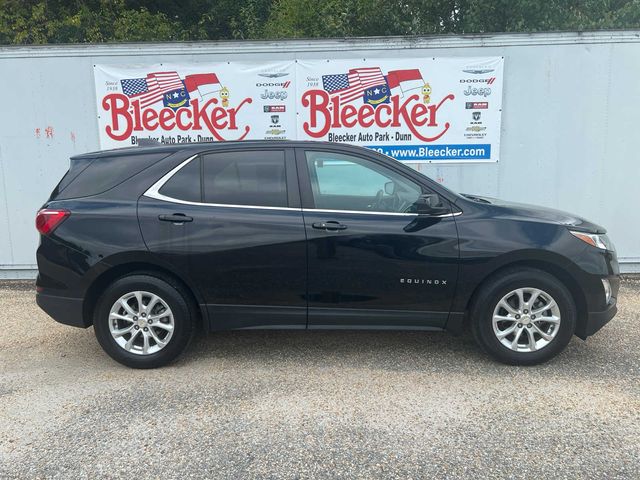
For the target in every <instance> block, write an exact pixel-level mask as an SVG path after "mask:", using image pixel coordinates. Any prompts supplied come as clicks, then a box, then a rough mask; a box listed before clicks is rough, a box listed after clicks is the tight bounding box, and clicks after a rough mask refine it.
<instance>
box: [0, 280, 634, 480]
mask: <svg viewBox="0 0 640 480" xmlns="http://www.w3.org/2000/svg"><path fill="white" fill-rule="evenodd" d="M619 305H620V312H619V314H618V316H617V317H616V318H615V319H614V320H613V321H612V322H611V323H610V324H609V325H607V326H606V327H605V328H604V329H603V330H602V331H601V332H599V333H598V334H597V335H595V336H594V337H592V338H590V339H589V340H588V341H587V342H583V341H581V340H579V339H577V338H574V339H573V340H572V342H571V344H570V345H569V347H568V349H567V350H566V351H565V352H564V353H563V354H562V355H560V356H559V357H558V358H556V359H555V360H553V361H551V362H550V363H548V364H545V365H542V366H538V367H531V368H517V367H508V366H504V365H500V364H497V363H495V362H493V361H491V360H490V359H488V358H487V357H485V356H484V355H483V354H482V353H481V352H480V351H479V350H478V348H476V347H475V345H474V344H473V341H472V339H471V338H470V337H469V336H468V335H466V336H463V337H461V338H456V337H453V336H450V335H448V334H444V333H443V334H439V333H416V332H413V333H405V332H401V333H395V332H273V331H266V332H257V331H255V332H225V333H221V334H212V335H209V336H207V337H203V338H201V339H198V340H197V341H196V342H195V343H194V344H193V345H192V346H191V349H190V350H189V352H188V353H187V354H186V355H184V356H182V357H181V358H180V360H179V361H177V362H176V363H174V364H173V365H171V366H169V367H166V368H163V369H159V370H153V371H140V370H130V369H127V368H125V367H122V366H120V365H119V364H117V363H115V362H113V361H112V360H111V359H110V358H109V357H107V356H106V354H104V353H103V352H102V350H101V349H100V347H99V345H98V343H97V342H96V340H95V338H94V335H93V329H88V330H80V329H74V328H72V327H65V326H63V325H59V324H57V323H55V322H54V321H53V320H51V319H50V318H49V317H47V316H46V315H45V314H44V313H43V312H41V311H40V310H39V309H38V308H37V306H36V304H35V301H34V291H33V286H32V285H31V284H25V283H8V282H5V283H1V284H0V310H1V311H2V312H3V315H2V320H0V325H2V328H1V329H0V478H20V479H23V478H33V477H47V478H49V477H51V478H96V477H104V478H133V477H141V478H160V477H162V478H163V479H170V478H183V479H184V478H202V477H206V478H229V479H243V478H331V479H335V478H367V479H369V478H402V479H408V478H428V477H431V478H433V477H437V478H473V479H478V478H638V476H639V472H640V444H639V442H640V440H639V439H640V347H639V345H640V343H639V342H638V337H639V336H640V281H639V280H637V279H636V280H633V279H627V280H626V281H625V282H624V284H623V287H622V291H621V294H620V298H619Z"/></svg>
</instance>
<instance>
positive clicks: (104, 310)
mask: <svg viewBox="0 0 640 480" xmlns="http://www.w3.org/2000/svg"><path fill="white" fill-rule="evenodd" d="M133 291H145V292H149V293H153V294H155V295H158V296H159V297H160V298H161V299H162V300H163V301H164V302H165V303H166V304H167V305H168V306H169V308H170V309H171V312H172V313H173V321H174V328H173V332H172V336H171V338H170V339H169V341H168V343H167V344H166V345H165V346H164V347H163V348H162V349H160V350H159V351H157V352H155V353H150V354H145V355H139V354H135V353H131V352H130V351H127V350H125V348H123V347H122V346H120V345H118V343H117V342H116V340H115V339H114V337H113V336H112V335H111V331H110V329H109V314H110V311H111V307H112V306H113V305H114V303H115V302H116V301H117V300H118V299H119V298H120V297H122V296H123V295H126V294H127V293H129V292H133ZM143 303H144V302H143ZM192 303H193V302H192V301H190V297H189V295H188V292H186V291H184V289H183V288H182V287H181V286H180V285H179V284H177V282H173V281H172V279H171V278H168V277H167V278H164V277H160V276H159V275H156V274H146V273H136V274H132V275H128V276H125V277H121V278H119V279H117V280H115V281H114V282H113V283H112V284H111V285H109V287H107V289H106V290H105V292H104V293H103V294H102V296H101V297H100V298H99V300H98V302H97V304H96V308H95V309H94V315H93V327H94V330H95V333H96V337H97V339H98V342H99V343H100V345H101V346H102V348H103V349H104V351H105V352H106V353H107V354H108V355H109V356H110V357H111V358H113V359H114V360H116V361H117V362H119V363H121V364H123V365H126V366H127V367H131V368H157V367H161V366H163V365H166V364H168V363H169V362H171V361H172V360H174V359H175V358H176V357H177V356H178V355H180V353H182V351H183V350H184V349H185V348H186V347H187V345H188V344H189V342H190V341H191V338H192V337H193V334H194V331H195V326H196V313H195V311H194V309H193V305H192ZM156 331H157V330H156Z"/></svg>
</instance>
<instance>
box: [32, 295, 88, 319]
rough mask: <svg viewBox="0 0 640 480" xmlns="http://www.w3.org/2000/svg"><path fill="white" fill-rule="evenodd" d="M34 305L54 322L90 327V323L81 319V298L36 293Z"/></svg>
mask: <svg viewBox="0 0 640 480" xmlns="http://www.w3.org/2000/svg"><path fill="white" fill-rule="evenodd" d="M36 303H37V304H38V306H39V307H40V308H41V309H42V310H44V311H45V312H46V313H47V315H49V316H50V317H51V318H53V319H54V320H55V321H56V322H59V323H64V324H65V325H71V326H72V327H81V328H87V327H89V326H90V325H91V322H87V321H85V319H84V318H83V315H82V303H83V301H82V298H69V297H60V296H57V295H47V294H43V293H37V294H36Z"/></svg>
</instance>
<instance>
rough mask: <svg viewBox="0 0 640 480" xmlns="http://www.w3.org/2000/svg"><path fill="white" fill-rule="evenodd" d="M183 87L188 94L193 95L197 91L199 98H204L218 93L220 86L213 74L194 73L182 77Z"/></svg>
mask: <svg viewBox="0 0 640 480" xmlns="http://www.w3.org/2000/svg"><path fill="white" fill-rule="evenodd" d="M184 87H185V88H186V89H187V92H189V94H191V95H193V94H194V93H196V91H197V93H198V94H199V95H200V96H201V97H204V96H206V95H212V94H214V93H216V92H218V91H220V89H221V88H222V85H220V80H218V76H217V75H216V74H215V73H195V74H193V75H187V76H186V77H184Z"/></svg>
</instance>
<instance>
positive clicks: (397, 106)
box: [302, 90, 455, 142]
mask: <svg viewBox="0 0 640 480" xmlns="http://www.w3.org/2000/svg"><path fill="white" fill-rule="evenodd" d="M454 98H455V97H454V95H453V94H451V93H450V94H449V95H447V96H446V97H444V98H443V99H442V100H440V102H439V103H438V104H434V105H425V104H424V103H421V102H419V101H418V100H419V99H420V97H419V96H418V95H411V96H410V97H408V98H407V99H406V100H405V101H404V102H402V103H401V102H400V98H399V97H398V96H397V95H394V96H392V97H391V103H382V104H380V105H378V106H377V107H375V108H374V107H373V106H372V105H368V104H365V105H361V106H359V107H356V106H355V105H352V104H349V103H347V104H341V103H340V99H339V98H338V97H333V98H330V97H329V94H328V93H327V92H325V91H323V90H309V91H307V92H305V93H304V94H303V95H302V106H303V107H308V108H309V121H308V122H304V123H303V125H302V128H303V129H304V131H305V132H306V133H307V135H309V136H311V137H313V138H322V137H324V136H325V135H327V133H329V130H330V129H332V128H341V127H346V128H353V127H355V126H356V125H358V126H360V127H364V128H370V127H373V126H376V127H379V128H387V127H400V126H402V125H406V126H407V127H408V128H409V130H410V131H411V133H412V134H413V135H415V136H416V138H419V139H420V140H422V141H424V142H433V141H434V140H437V139H438V138H440V137H441V136H442V135H444V134H445V133H446V131H447V130H448V129H449V126H450V125H449V122H445V124H444V125H443V126H442V127H441V128H439V129H438V130H437V131H436V133H435V134H434V135H433V136H429V135H427V134H426V133H425V132H424V131H421V130H423V129H420V130H419V127H426V128H437V127H439V124H438V121H437V118H436V114H437V112H438V109H440V107H441V106H442V104H443V103H445V102H446V101H447V100H453V99H454Z"/></svg>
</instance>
